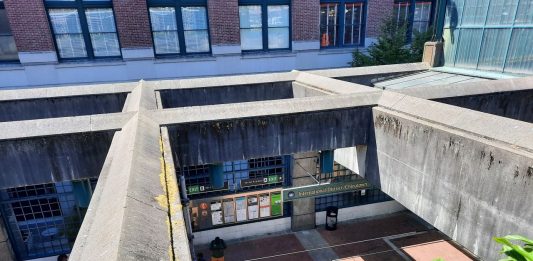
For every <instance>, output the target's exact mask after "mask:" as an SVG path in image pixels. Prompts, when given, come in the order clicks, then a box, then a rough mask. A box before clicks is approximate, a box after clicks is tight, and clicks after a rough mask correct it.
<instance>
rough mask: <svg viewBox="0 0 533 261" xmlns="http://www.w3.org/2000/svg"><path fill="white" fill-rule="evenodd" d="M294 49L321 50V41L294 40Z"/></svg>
mask: <svg viewBox="0 0 533 261" xmlns="http://www.w3.org/2000/svg"><path fill="white" fill-rule="evenodd" d="M292 50H293V51H307V50H320V41H318V40H316V41H292Z"/></svg>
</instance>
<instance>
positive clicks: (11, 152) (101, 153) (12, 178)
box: [0, 131, 114, 188]
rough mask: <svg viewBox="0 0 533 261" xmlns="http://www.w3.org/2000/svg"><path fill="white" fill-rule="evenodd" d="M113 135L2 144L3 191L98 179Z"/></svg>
mask: <svg viewBox="0 0 533 261" xmlns="http://www.w3.org/2000/svg"><path fill="white" fill-rule="evenodd" d="M113 134H114V132H113V131H109V132H92V133H83V134H70V135H62V136H51V137H39V138H30V139H17V140H3V141H0V155H2V157H0V166H2V168H1V169H0V188H10V187H20V186H27V185H32V184H43V183H50V182H59V181H64V180H76V179H84V178H92V177H98V175H99V174H100V170H101V169H102V166H103V164H104V161H105V157H106V155H107V151H108V150H109V146H110V144H111V140H112V138H113Z"/></svg>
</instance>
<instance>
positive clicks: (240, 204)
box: [235, 197, 247, 222]
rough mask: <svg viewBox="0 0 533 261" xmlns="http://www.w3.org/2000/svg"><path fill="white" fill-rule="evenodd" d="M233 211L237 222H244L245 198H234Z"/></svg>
mask: <svg viewBox="0 0 533 261" xmlns="http://www.w3.org/2000/svg"><path fill="white" fill-rule="evenodd" d="M235 209H236V210H235V212H236V218H237V222H241V221H246V220H247V215H246V211H247V207H246V197H238V198H235Z"/></svg>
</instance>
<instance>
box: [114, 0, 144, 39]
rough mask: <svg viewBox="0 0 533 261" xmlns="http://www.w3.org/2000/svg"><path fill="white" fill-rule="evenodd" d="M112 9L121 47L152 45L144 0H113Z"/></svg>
mask: <svg viewBox="0 0 533 261" xmlns="http://www.w3.org/2000/svg"><path fill="white" fill-rule="evenodd" d="M113 9H114V11H115V20H116V23H117V31H118V35H119V38H120V45H121V47H122V48H136V47H152V46H153V45H152V33H151V28H150V20H149V19H150V17H149V16H148V7H147V4H146V0H113Z"/></svg>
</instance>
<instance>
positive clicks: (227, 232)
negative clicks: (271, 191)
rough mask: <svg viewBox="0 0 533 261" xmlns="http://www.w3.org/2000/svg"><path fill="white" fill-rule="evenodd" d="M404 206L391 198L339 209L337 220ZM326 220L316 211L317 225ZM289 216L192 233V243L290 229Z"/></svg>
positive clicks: (201, 243) (252, 235)
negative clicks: (390, 199) (385, 200)
mask: <svg viewBox="0 0 533 261" xmlns="http://www.w3.org/2000/svg"><path fill="white" fill-rule="evenodd" d="M403 210H405V208H404V207H403V206H402V205H401V204H400V203H398V202H396V201H394V200H392V201H387V202H380V203H374V204H368V205H362V206H356V207H350V208H341V209H339V216H338V218H337V220H338V222H343V221H349V220H353V219H358V218H365V217H372V216H379V215H385V214H391V213H395V212H399V211H403ZM325 222H326V212H325V211H322V212H317V213H316V223H317V225H324V224H325ZM290 229H291V218H290V217H286V218H279V219H273V220H267V221H262V222H255V223H248V224H243V225H237V226H231V227H223V228H217V229H211V230H206V231H201V232H196V233H194V245H205V244H209V243H210V242H211V241H212V240H213V239H215V237H220V238H222V239H224V240H226V241H228V240H235V239H242V238H247V237H255V236H262V235H267V234H272V233H280V232H286V231H290Z"/></svg>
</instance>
